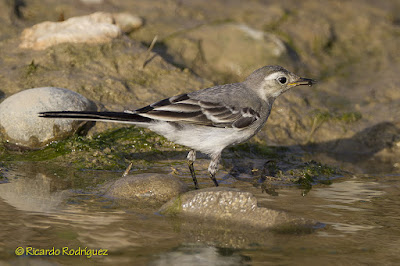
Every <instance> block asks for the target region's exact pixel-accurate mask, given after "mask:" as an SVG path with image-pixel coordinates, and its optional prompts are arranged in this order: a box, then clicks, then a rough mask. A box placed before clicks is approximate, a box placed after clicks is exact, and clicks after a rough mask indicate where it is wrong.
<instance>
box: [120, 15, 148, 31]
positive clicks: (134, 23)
mask: <svg viewBox="0 0 400 266" xmlns="http://www.w3.org/2000/svg"><path fill="white" fill-rule="evenodd" d="M113 17H114V20H115V24H117V25H118V27H119V28H120V29H121V30H122V31H123V32H126V33H129V32H131V31H133V30H136V29H138V28H140V27H141V26H142V25H143V20H142V19H141V18H140V17H138V16H134V15H131V14H129V13H117V14H114V15H113Z"/></svg>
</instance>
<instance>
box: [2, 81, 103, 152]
mask: <svg viewBox="0 0 400 266" xmlns="http://www.w3.org/2000/svg"><path fill="white" fill-rule="evenodd" d="M68 110H70V111H72V110H75V111H88V110H95V106H94V104H93V103H91V102H90V101H89V100H88V99H86V98H85V97H84V96H82V95H80V94H78V93H76V92H73V91H71V90H68V89H63V88H55V87H42V88H34V89H28V90H24V91H21V92H19V93H16V94H14V95H12V96H10V97H8V98H7V99H5V100H4V101H3V102H2V103H1V104H0V133H1V135H2V138H3V139H4V140H5V141H6V142H8V143H9V144H14V145H18V146H23V147H27V148H40V147H43V146H45V145H46V144H48V143H50V142H51V141H53V140H59V139H63V138H65V137H68V136H71V135H72V134H74V133H75V132H76V130H77V129H78V128H79V127H80V125H81V124H82V121H74V120H67V119H48V118H41V117H39V112H45V111H68Z"/></svg>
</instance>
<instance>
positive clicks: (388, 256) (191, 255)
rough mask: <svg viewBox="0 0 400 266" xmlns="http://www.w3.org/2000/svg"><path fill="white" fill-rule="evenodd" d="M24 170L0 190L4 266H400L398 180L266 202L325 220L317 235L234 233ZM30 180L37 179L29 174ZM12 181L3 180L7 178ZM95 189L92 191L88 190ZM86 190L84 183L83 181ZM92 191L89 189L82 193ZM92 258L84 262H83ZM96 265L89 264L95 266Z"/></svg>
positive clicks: (261, 198)
mask: <svg viewBox="0 0 400 266" xmlns="http://www.w3.org/2000/svg"><path fill="white" fill-rule="evenodd" d="M21 167H22V168H23V167H24V165H20V166H18V167H17V168H14V169H13V170H9V171H8V172H6V173H5V176H7V178H8V182H2V183H1V184H0V225H1V229H0V265H59V264H67V265H72V264H78V263H79V264H83V265H91V264H109V265H116V264H130V265H267V264H268V265H378V264H379V265H396V264H398V263H399V261H400V208H399V204H400V193H399V192H400V181H399V180H400V175H385V176H380V175H374V176H354V177H352V178H343V179H337V180H334V182H333V184H332V185H317V186H314V187H313V188H312V189H311V191H309V192H308V194H307V195H306V196H302V191H301V190H300V189H298V188H294V187H283V188H280V189H279V190H277V192H278V193H279V196H271V195H268V194H266V193H262V191H261V189H260V188H255V187H253V186H251V185H249V184H248V183H246V182H242V183H243V184H242V185H240V184H239V185H238V184H236V187H239V188H242V189H243V190H246V191H249V192H251V193H253V194H254V195H255V196H256V197H257V199H258V202H259V205H260V206H263V207H268V208H272V209H277V210H284V211H286V212H288V213H289V214H291V215H293V216H298V217H304V218H306V219H313V220H316V221H319V222H320V223H321V224H322V226H321V227H320V228H318V229H316V230H315V231H313V232H302V233H301V232H275V231H269V230H262V231H260V230H258V231H257V230H255V231H254V232H253V231H250V232H237V231H234V230H231V229H230V228H224V227H218V226H213V225H207V224H205V222H200V221H199V222H197V223H196V222H188V221H181V220H179V219H174V218H167V217H163V216H161V215H159V214H158V213H157V210H158V208H159V207H160V206H129V205H128V206H121V205H117V204H116V203H115V202H113V201H112V200H111V199H107V198H104V197H101V196H99V195H98V193H95V192H93V193H89V192H87V191H95V189H92V190H91V189H88V187H89V188H90V187H92V188H95V187H96V185H97V182H99V183H101V182H102V180H103V178H102V175H107V176H108V177H109V176H110V175H113V176H115V178H117V177H118V176H119V175H120V173H110V172H108V173H104V172H100V173H99V172H96V173H85V174H87V176H88V179H90V180H91V181H90V182H92V183H91V184H86V183H85V184H83V185H82V184H81V183H80V182H83V181H80V178H78V177H76V178H75V179H74V178H72V179H71V178H69V179H65V178H60V177H53V176H49V174H48V173H46V174H43V173H38V172H35V173H32V174H29V173H26V171H23V170H21V169H22V168H21ZM28 172H29V171H28ZM3 180H4V179H3ZM90 182H89V183H90ZM83 183H84V182H83ZM81 187H86V189H81ZM17 247H22V248H24V252H26V248H27V247H32V248H37V249H53V248H54V250H57V249H58V250H60V253H61V252H62V250H63V248H64V249H66V250H65V251H66V252H71V249H74V250H75V251H76V250H78V251H79V248H80V249H81V250H82V249H85V248H86V252H87V250H88V249H91V250H93V249H95V250H99V249H103V250H104V249H107V255H106V256H91V257H90V255H88V253H82V252H83V251H81V254H83V255H76V256H75V255H74V256H72V255H71V256H69V255H65V254H64V255H62V254H61V255H58V256H26V255H25V254H24V255H21V256H16V255H15V250H16V248H17ZM85 254H86V256H85ZM88 257H90V258H88Z"/></svg>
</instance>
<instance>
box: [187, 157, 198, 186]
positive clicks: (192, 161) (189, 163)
mask: <svg viewBox="0 0 400 266" xmlns="http://www.w3.org/2000/svg"><path fill="white" fill-rule="evenodd" d="M187 160H188V161H187V163H188V166H189V170H190V174H191V175H192V178H193V183H194V188H195V189H199V185H198V184H197V178H196V173H195V171H194V166H193V163H194V161H196V151H195V150H190V151H189V153H188V155H187Z"/></svg>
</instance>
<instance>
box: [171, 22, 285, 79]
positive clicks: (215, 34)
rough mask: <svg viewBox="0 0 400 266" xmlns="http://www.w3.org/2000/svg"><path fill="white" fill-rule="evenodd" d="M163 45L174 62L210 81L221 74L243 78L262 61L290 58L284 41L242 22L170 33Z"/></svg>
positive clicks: (268, 61) (269, 62)
mask: <svg viewBox="0 0 400 266" xmlns="http://www.w3.org/2000/svg"><path fill="white" fill-rule="evenodd" d="M165 44H166V46H167V53H168V54H170V55H172V56H173V58H174V60H175V61H176V62H177V63H179V64H182V65H185V66H187V67H189V68H191V69H193V70H194V71H195V72H197V73H199V74H200V75H204V76H207V77H208V78H211V79H213V80H216V79H218V76H221V75H222V76H224V77H225V79H226V80H229V79H232V78H233V79H234V80H243V78H245V77H246V76H248V75H249V74H250V73H251V71H253V70H255V69H258V68H259V67H262V66H264V65H266V63H267V64H269V65H272V64H275V63H278V62H279V63H280V64H282V62H283V61H285V60H286V59H289V58H290V53H289V52H290V51H289V50H288V49H287V46H286V44H285V43H284V42H283V41H282V40H281V39H279V38H278V37H277V36H275V35H273V34H270V33H265V32H263V31H259V30H255V29H252V28H250V27H248V26H246V25H244V24H233V23H226V24H219V25H205V26H202V27H196V28H194V29H192V30H188V31H184V33H182V34H177V35H172V37H169V38H167V39H166V40H165ZM282 60H283V61H282ZM220 81H221V82H223V80H220Z"/></svg>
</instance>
